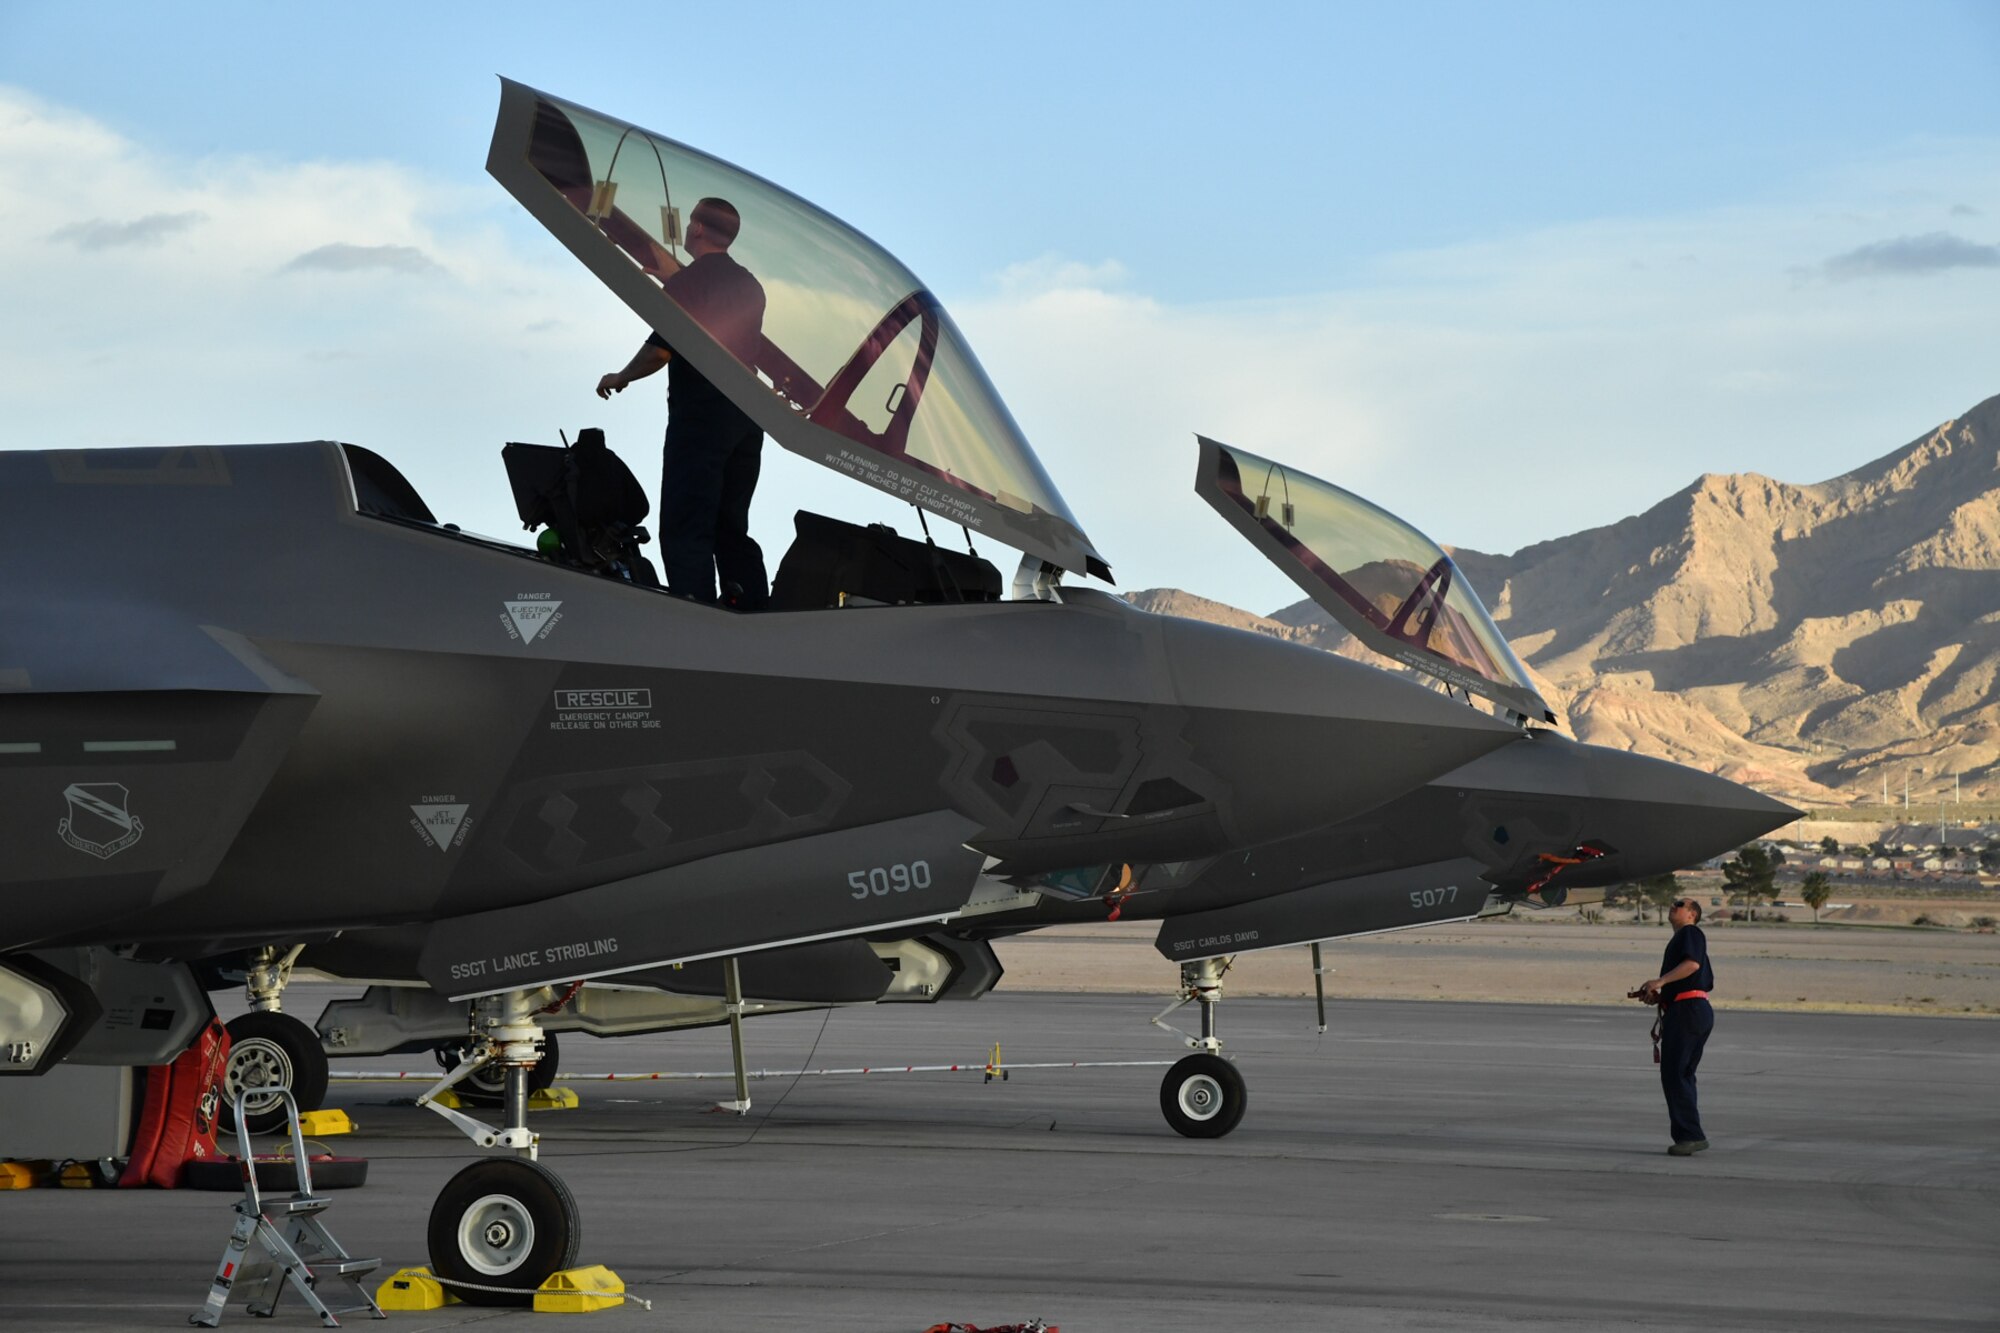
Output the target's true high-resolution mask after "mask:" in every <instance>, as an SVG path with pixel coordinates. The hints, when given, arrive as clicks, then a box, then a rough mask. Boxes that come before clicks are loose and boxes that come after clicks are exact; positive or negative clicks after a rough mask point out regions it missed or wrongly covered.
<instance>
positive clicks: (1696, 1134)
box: [1659, 925, 1715, 1143]
mask: <svg viewBox="0 0 2000 1333" xmlns="http://www.w3.org/2000/svg"><path fill="white" fill-rule="evenodd" d="M1690 958H1692V959H1693V960H1694V961H1695V962H1696V963H1697V964H1698V966H1697V967H1696V968H1695V970H1694V972H1693V973H1692V974H1690V975H1689V976H1686V977H1683V978H1681V979H1680V980H1679V981H1675V982H1671V983H1669V984H1668V985H1666V986H1662V987H1661V988H1660V1090H1661V1091H1662V1092H1664V1093H1666V1095H1667V1119H1668V1121H1669V1124H1670V1126H1671V1128H1672V1130H1673V1136H1674V1142H1675V1143H1696V1142H1701V1141H1704V1140H1706V1139H1707V1138H1708V1135H1706V1134H1704V1133H1703V1132H1702V1128H1701V1109H1700V1107H1699V1106H1697V1105H1696V1102H1695V1082H1694V1071H1695V1068H1696V1067H1697V1066H1698V1065H1700V1064H1701V1048H1702V1047H1703V1046H1705V1045H1707V1043H1708V1034H1709V1033H1711V1032H1713V1031H1714V1030H1715V1010H1714V1009H1712V1008H1710V1007H1709V1003H1708V1001H1707V1000H1706V999H1705V998H1698V999H1690V1000H1682V999H1677V998H1676V997H1677V996H1679V995H1682V994H1684V993H1685V992H1688V991H1706V990H1711V989H1713V988H1714V986H1715V969H1714V968H1713V967H1711V966H1710V965H1709V962H1708V936H1706V935H1704V934H1702V933H1701V927H1700V926H1694V925H1688V926H1682V927H1681V928H1680V929H1679V930H1677V931H1675V932H1674V937H1673V938H1672V939H1670V940H1668V941H1667V952H1666V955H1665V957H1663V958H1662V959H1661V960H1660V972H1659V975H1661V976H1665V975H1666V974H1667V973H1669V972H1671V971H1673V970H1674V969H1675V968H1676V967H1678V966H1680V965H1681V964H1682V963H1683V962H1686V961H1687V960H1688V959H1690Z"/></svg>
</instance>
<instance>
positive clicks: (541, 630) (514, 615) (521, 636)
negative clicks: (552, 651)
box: [500, 592, 562, 644]
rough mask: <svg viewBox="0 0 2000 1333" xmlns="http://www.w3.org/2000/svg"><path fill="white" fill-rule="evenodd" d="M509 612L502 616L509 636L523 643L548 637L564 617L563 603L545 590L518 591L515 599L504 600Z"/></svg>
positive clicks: (501, 618) (503, 603) (501, 622)
mask: <svg viewBox="0 0 2000 1333" xmlns="http://www.w3.org/2000/svg"><path fill="white" fill-rule="evenodd" d="M501 605H502V606H504V607H506V608H507V614H506V615H504V616H501V617H500V624H501V625H502V626H503V627H504V628H505V629H506V631H507V637H508V638H510V639H513V640H515V641H516V642H519V643H522V644H529V643H533V642H534V641H535V640H536V639H538V638H546V637H547V636H548V633H549V631H550V630H552V629H554V628H555V627H556V622H557V621H558V620H561V619H562V603H561V602H559V601H556V600H555V599H554V598H552V597H550V596H549V594H547V593H545V592H524V593H517V594H516V595H515V600H513V601H511V602H502V603H501Z"/></svg>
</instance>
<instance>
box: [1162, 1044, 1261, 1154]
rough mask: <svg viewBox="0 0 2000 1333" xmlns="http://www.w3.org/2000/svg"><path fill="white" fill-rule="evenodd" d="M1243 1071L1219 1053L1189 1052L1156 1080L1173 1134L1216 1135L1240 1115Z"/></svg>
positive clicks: (1232, 1125) (1243, 1095)
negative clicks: (1159, 1079) (1193, 1053)
mask: <svg viewBox="0 0 2000 1333" xmlns="http://www.w3.org/2000/svg"><path fill="white" fill-rule="evenodd" d="M1247 1097H1248V1093H1247V1091H1246V1090H1245V1088H1244V1086H1243V1075H1241V1074H1239V1073H1237V1072H1236V1066H1235V1065H1232V1064H1230V1063H1229V1061H1227V1060H1225V1059H1223V1058H1222V1057H1221V1056H1219V1055H1207V1054H1203V1055H1190V1056H1188V1057H1186V1058H1185V1059H1183V1060H1181V1061H1179V1062H1178V1063H1176V1064H1175V1065H1174V1067H1173V1068H1172V1069H1169V1070H1168V1071H1167V1076H1166V1078H1165V1079H1164V1080H1163V1081H1162V1082H1161V1083H1160V1113H1161V1114H1162V1115H1164V1116H1166V1118H1167V1123H1168V1124H1169V1125H1172V1126H1173V1127H1174V1132H1175V1133H1176V1134H1180V1135H1183V1136H1185V1137H1187V1138H1190V1139H1219V1138H1221V1137H1222V1136H1223V1135H1224V1134H1227V1133H1228V1132H1229V1131H1230V1130H1232V1129H1235V1128H1236V1125H1237V1122H1238V1121H1240V1120H1242V1119H1243V1109H1244V1107H1245V1105H1246V1104H1247Z"/></svg>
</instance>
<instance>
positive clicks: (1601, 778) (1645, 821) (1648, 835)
mask: <svg viewBox="0 0 2000 1333" xmlns="http://www.w3.org/2000/svg"><path fill="white" fill-rule="evenodd" d="M1573 748H1574V750H1575V752H1576V754H1577V756H1578V758H1579V760H1580V761H1581V763H1582V766H1583V770H1584V783H1583V786H1584V789H1585V791H1586V792H1587V793H1588V799H1589V801H1590V804H1591V806H1592V807H1593V808H1595V809H1597V810H1599V811H1601V814H1602V818H1601V821H1600V822H1601V824H1602V825H1603V826H1604V832H1602V833H1600V834H1597V835H1596V836H1600V837H1603V838H1604V839H1605V840H1606V841H1608V842H1610V843H1612V844H1613V845H1614V846H1616V847H1617V848H1618V849H1619V850H1620V851H1621V852H1623V853H1624V855H1625V863H1624V867H1623V869H1624V872H1625V873H1626V874H1627V875H1629V876H1631V877H1632V878H1635V879H1638V878H1644V877H1645V876H1648V875H1658V874H1665V873H1666V872H1668V871H1670V870H1680V869H1683V868H1685V867H1687V866H1691V865H1694V864H1697V863H1698V862H1701V861H1705V860H1707V859H1709V858H1710V857H1713V856H1720V855H1722V854H1723V853H1725V852H1730V851H1733V850H1735V849H1736V848H1738V847H1741V846H1742V845H1743V844H1744V843H1747V842H1750V841H1752V840H1754V839H1757V838H1761V837H1763V836H1765V835H1766V834H1768V833H1770V832H1772V831H1773V830H1774V829H1778V828H1782V827H1783V826H1785V825H1786V824H1789V823H1791V822H1792V821H1793V820H1795V819H1797V818H1798V817H1799V813H1800V812H1799V811H1797V810H1795V809H1793V808H1792V807H1791V806H1789V805H1786V804H1785V803H1784V802H1783V801H1778V800H1773V799H1772V798H1771V797H1769V796H1765V795H1764V794H1762V793H1761V792H1757V791H1753V790H1751V789H1750V788H1748V787H1745V786H1743V785H1742V784H1741V783H1737V782H1731V781H1729V780H1728V779H1727V778H1719V777H1716V776H1715V775H1714V774H1712V773H1703V772H1700V771H1699V770H1697V769H1692V768H1688V767H1686V766H1685V765H1682V764H1674V763H1669V762H1667V761H1666V760H1664V759H1652V758H1648V757H1647V756H1645V755H1636V754H1626V753H1624V752H1622V751H1618V750H1610V749H1605V748H1603V747H1600V746H1595V745H1578V746H1574V747H1573Z"/></svg>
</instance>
